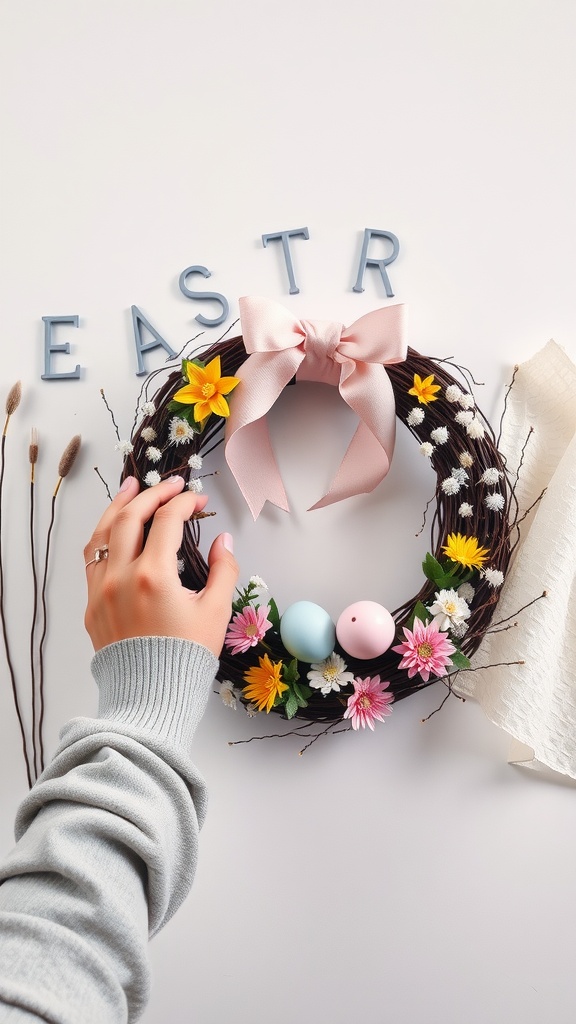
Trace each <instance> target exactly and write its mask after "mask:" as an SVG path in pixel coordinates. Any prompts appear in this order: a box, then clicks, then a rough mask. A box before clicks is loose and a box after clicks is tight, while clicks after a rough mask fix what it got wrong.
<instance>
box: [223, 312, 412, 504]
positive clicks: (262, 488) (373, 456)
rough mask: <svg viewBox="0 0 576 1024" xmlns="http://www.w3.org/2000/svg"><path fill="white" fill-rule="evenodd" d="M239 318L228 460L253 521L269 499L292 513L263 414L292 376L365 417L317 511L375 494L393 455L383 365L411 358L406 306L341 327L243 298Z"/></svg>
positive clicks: (391, 411)
mask: <svg viewBox="0 0 576 1024" xmlns="http://www.w3.org/2000/svg"><path fill="white" fill-rule="evenodd" d="M240 317H241V322H242V336H243V339H244V345H245V348H246V351H247V352H248V353H249V358H248V359H247V360H246V361H245V362H244V363H243V364H242V366H241V367H240V369H239V370H238V371H237V373H236V376H237V377H239V378H240V381H241V383H240V384H239V385H238V387H237V388H236V390H235V391H234V395H233V397H232V400H231V402H230V410H231V411H230V417H229V419H228V422H227V425H226V459H227V462H228V465H229V467H230V469H231V471H232V473H233V474H234V476H235V478H236V481H237V483H238V486H239V487H240V490H241V491H242V493H243V495H244V497H245V499H246V501H247V503H248V506H249V508H250V511H251V512H252V515H253V517H254V519H257V517H258V515H259V514H260V512H261V510H262V507H263V505H264V502H265V501H271V502H272V503H273V504H274V505H278V507H279V508H282V509H284V510H285V511H286V512H288V511H289V506H288V499H287V497H286V492H285V490H284V485H283V483H282V479H281V477H280V472H279V470H278V465H277V463H276V459H275V456H274V452H273V450H272V445H271V442H270V435H269V433H268V426H267V424H266V419H265V415H266V413H267V412H268V410H269V409H270V408H271V407H272V406H273V405H274V402H275V401H276V399H277V398H278V396H279V395H280V393H281V391H282V390H283V388H284V387H285V386H286V385H287V384H288V382H289V381H290V380H291V379H292V377H294V375H296V379H297V380H314V381H322V382H324V383H327V384H334V385H337V386H338V387H339V390H340V394H341V395H342V398H343V399H344V401H345V402H346V403H347V404H348V405H349V406H350V408H351V409H353V410H354V412H355V413H356V414H357V415H358V417H359V418H360V423H359V424H358V427H357V429H356V432H355V434H354V436H353V438H352V440H351V441H350V444H349V446H348V449H347V451H346V454H345V455H344V458H343V460H342V462H341V464H340V467H339V469H338V471H337V473H336V476H335V477H334V480H333V481H332V484H331V485H330V488H329V489H328V491H327V492H326V494H325V495H324V497H323V498H321V499H320V501H318V502H316V504H315V505H312V509H315V508H323V507H324V506H325V505H330V504H331V503H332V502H335V501H340V500H341V499H342V498H348V497H350V495H352V494H365V493H368V492H369V491H372V490H373V489H374V488H375V487H376V485H377V484H379V483H380V481H381V480H383V479H384V477H385V476H386V473H387V472H388V470H389V468H390V460H391V458H392V452H393V450H394V439H395V435H396V410H395V404H394V394H393V391H392V385H391V383H390V379H389V377H388V374H387V373H386V370H385V369H384V364H386V363H399V362H402V361H403V360H404V359H405V358H406V343H405V341H404V338H403V323H404V306H403V305H402V304H397V305H394V306H384V307H383V308H382V309H377V310H374V311H373V312H372V313H367V314H366V315H365V316H362V317H360V319H359V320H356V321H355V323H353V324H352V326H351V327H344V325H343V324H339V323H335V322H332V321H329V320H297V319H296V318H295V317H294V316H293V315H292V314H291V313H290V312H289V310H287V309H285V308H284V307H283V306H280V305H278V304H277V303H275V302H272V301H271V300H270V299H263V298H252V297H245V298H242V299H240ZM309 511H310V510H309Z"/></svg>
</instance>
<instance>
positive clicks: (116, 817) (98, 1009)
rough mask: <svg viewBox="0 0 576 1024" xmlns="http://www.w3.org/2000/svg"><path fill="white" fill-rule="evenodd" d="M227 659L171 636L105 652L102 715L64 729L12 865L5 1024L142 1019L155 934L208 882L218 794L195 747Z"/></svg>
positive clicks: (7, 869) (6, 904) (96, 663)
mask: <svg viewBox="0 0 576 1024" xmlns="http://www.w3.org/2000/svg"><path fill="white" fill-rule="evenodd" d="M217 664H218V663H217V660H216V658H215V657H214V655H213V654H211V652H210V651H208V650H207V649H206V648H205V647H202V646H200V645H198V644H194V643H191V642H189V641H185V640H177V639H174V638H167V637H140V638H136V639H131V640H123V641H121V642H120V643H116V644H112V645H111V646H110V647H106V648H104V649H103V650H101V651H99V652H98V653H97V654H96V655H95V657H94V659H93V662H92V671H93V674H94V677H95V679H96V682H97V683H98V686H99V689H100V707H99V717H98V718H96V719H91V718H77V719H74V720H73V721H71V722H70V723H69V724H68V725H67V726H66V727H65V728H64V729H63V731H62V735H61V743H60V746H59V748H58V750H57V752H56V755H55V757H54V760H53V761H52V763H51V764H50V765H49V767H48V768H47V769H46V771H45V772H44V774H43V775H42V776H41V778H40V780H39V781H38V782H37V783H36V785H35V786H34V788H33V789H32V790H31V792H30V793H29V795H28V796H27V797H26V799H25V800H24V802H23V804H22V805H21V807H20V810H19V812H18V817H17V821H16V838H17V840H18V841H17V845H16V846H15V848H14V849H13V851H12V852H11V853H10V855H9V856H8V858H7V859H6V861H5V862H4V863H3V864H2V865H0V1022H2V1024H4V1022H6V1021H9V1022H11V1024H25V1022H26V1024H32V1022H37V1021H50V1022H55V1024H56V1022H58V1024H119V1022H125V1021H133V1020H136V1019H137V1018H138V1017H139V1016H140V1014H141V1013H142V1011H143V1009H144V1006H145V1005H146V1002H147V998H148V991H149V969H148V959H147V942H148V937H149V936H151V935H153V934H154V933H155V932H157V931H158V930H159V929H160V928H161V927H162V926H163V925H164V924H165V923H166V921H168V919H169V918H170V917H171V916H172V914H173V913H174V912H175V911H176V910H177V908H178V907H179V906H180V904H181V903H182V901H183V899H184V898H185V896H186V894H187V893H188V891H189V889H190V886H191V884H192V879H193V876H194V870H195V865H196V857H197V844H198V830H199V828H200V826H201V825H202V821H203V819H204V814H205V810H206V790H205V785H204V781H203V779H202V777H201V775H200V774H199V773H198V772H197V770H196V769H195V767H194V765H193V764H192V762H191V760H190V747H191V741H192V736H193V734H194V730H195V728H196V726H197V724H198V722H199V721H200V719H201V717H202V714H203V712H204V708H205V706H206V701H207V696H208V692H209V689H210V684H211V682H212V680H213V678H214V675H215V672H216V668H217Z"/></svg>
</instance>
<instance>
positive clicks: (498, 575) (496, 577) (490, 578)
mask: <svg viewBox="0 0 576 1024" xmlns="http://www.w3.org/2000/svg"><path fill="white" fill-rule="evenodd" d="M482 576H483V577H484V579H485V580H486V581H487V582H488V583H489V584H490V586H491V587H494V589H495V590H497V589H498V587H501V586H502V584H503V583H504V573H503V572H500V569H483V570H482Z"/></svg>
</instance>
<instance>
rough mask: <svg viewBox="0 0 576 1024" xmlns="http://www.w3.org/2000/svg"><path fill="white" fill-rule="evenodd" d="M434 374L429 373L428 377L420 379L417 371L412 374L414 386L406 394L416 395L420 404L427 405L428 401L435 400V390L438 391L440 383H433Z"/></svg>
mask: <svg viewBox="0 0 576 1024" xmlns="http://www.w3.org/2000/svg"><path fill="white" fill-rule="evenodd" d="M433 381H434V374H433V373H431V374H430V376H429V377H425V378H424V380H422V378H421V377H419V376H418V374H417V373H415V374H414V387H413V388H410V390H409V392H408V394H409V395H416V398H417V399H418V401H419V402H421V403H422V405H428V403H429V402H435V401H436V400H437V397H438V396H437V395H436V391H440V385H439V384H434V383H433Z"/></svg>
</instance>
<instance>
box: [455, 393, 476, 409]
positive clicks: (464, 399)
mask: <svg viewBox="0 0 576 1024" xmlns="http://www.w3.org/2000/svg"><path fill="white" fill-rule="evenodd" d="M458 404H459V405H461V406H462V408H463V409H473V408H474V399H473V398H472V395H469V394H468V392H466V391H464V392H463V393H462V394H461V395H460V397H459V399H458Z"/></svg>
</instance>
